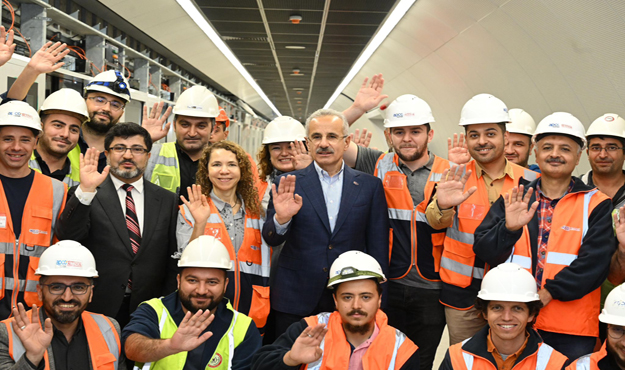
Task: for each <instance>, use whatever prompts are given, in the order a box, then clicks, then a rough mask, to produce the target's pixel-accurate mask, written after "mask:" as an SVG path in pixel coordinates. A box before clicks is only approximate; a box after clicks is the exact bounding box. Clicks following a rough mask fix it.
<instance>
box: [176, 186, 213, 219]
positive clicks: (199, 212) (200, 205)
mask: <svg viewBox="0 0 625 370" xmlns="http://www.w3.org/2000/svg"><path fill="white" fill-rule="evenodd" d="M187 194H188V195H189V200H188V201H187V199H186V198H185V197H184V196H182V195H181V196H180V199H181V200H182V203H184V205H185V206H187V208H189V212H191V216H193V219H194V220H195V223H196V224H201V225H206V222H207V221H208V217H210V215H211V207H210V205H209V204H208V200H207V199H206V195H204V194H202V187H201V186H200V185H196V184H193V185H191V186H188V187H187Z"/></svg>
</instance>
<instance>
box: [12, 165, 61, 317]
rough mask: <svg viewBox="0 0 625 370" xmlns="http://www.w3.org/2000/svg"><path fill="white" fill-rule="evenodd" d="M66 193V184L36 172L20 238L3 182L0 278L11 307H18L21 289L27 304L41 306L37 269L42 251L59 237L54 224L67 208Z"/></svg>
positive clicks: (27, 201)
mask: <svg viewBox="0 0 625 370" xmlns="http://www.w3.org/2000/svg"><path fill="white" fill-rule="evenodd" d="M66 197H67V188H66V185H65V184H63V183H62V182H60V181H58V180H55V179H52V178H50V177H48V176H45V175H42V174H40V173H39V172H35V176H34V179H33V184H32V187H31V189H30V192H29V193H28V198H27V199H26V204H25V205H24V213H23V215H22V220H21V222H22V233H21V235H20V237H19V240H17V238H16V237H15V233H14V232H13V222H14V220H12V219H11V211H10V209H9V204H8V202H7V199H6V194H5V192H4V187H3V186H2V183H1V182H0V217H1V218H2V219H1V220H0V264H1V265H2V266H1V267H0V274H1V276H0V278H1V279H2V282H3V286H2V289H0V300H1V299H10V300H11V306H12V307H17V303H18V294H19V293H20V291H21V292H23V293H24V301H25V305H26V306H28V307H31V306H32V305H33V304H37V306H41V302H40V301H39V297H38V296H37V284H38V283H39V276H36V275H35V270H37V267H38V266H39V257H40V256H41V254H42V253H43V251H44V250H45V249H46V248H47V247H49V246H50V245H51V244H53V243H54V242H56V241H57V240H56V238H55V237H54V225H55V224H56V221H57V219H58V217H59V215H60V214H61V212H62V211H63V208H65V199H66ZM20 265H22V266H24V265H27V266H28V268H27V269H24V267H22V268H20ZM20 270H21V271H20ZM25 270H26V272H25V273H24V271H25ZM8 294H10V296H9V295H8ZM22 303H24V302H22Z"/></svg>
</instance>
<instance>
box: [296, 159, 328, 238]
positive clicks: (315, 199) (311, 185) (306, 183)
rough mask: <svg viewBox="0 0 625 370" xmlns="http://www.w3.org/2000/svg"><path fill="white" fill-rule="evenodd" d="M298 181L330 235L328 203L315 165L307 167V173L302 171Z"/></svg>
mask: <svg viewBox="0 0 625 370" xmlns="http://www.w3.org/2000/svg"><path fill="white" fill-rule="evenodd" d="M298 181H300V183H301V187H302V190H304V192H305V193H306V196H307V198H308V199H309V200H310V203H311V205H312V206H313V208H314V209H315V211H316V212H317V215H318V216H319V218H320V219H321V221H322V222H323V225H324V226H325V227H326V230H328V233H329V232H330V220H329V219H328V209H327V207H326V201H325V198H324V197H323V189H321V182H320V181H319V176H318V174H317V171H316V170H315V164H314V163H311V164H310V166H308V167H306V170H305V171H302V174H301V177H300V180H298Z"/></svg>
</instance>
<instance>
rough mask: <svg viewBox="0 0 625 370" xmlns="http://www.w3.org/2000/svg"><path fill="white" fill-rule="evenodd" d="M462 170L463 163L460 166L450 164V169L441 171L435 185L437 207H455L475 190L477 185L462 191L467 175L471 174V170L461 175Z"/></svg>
mask: <svg viewBox="0 0 625 370" xmlns="http://www.w3.org/2000/svg"><path fill="white" fill-rule="evenodd" d="M463 170H464V165H463V164H462V165H460V166H452V167H451V169H447V170H445V171H444V172H443V175H442V177H441V181H440V182H439V183H438V185H437V186H436V198H437V200H436V202H437V203H438V208H440V209H448V208H451V207H455V206H457V205H459V204H460V203H462V202H464V201H465V200H467V199H468V198H469V197H470V196H471V195H472V194H473V193H475V191H476V190H477V186H473V187H471V188H470V189H469V190H467V191H466V192H464V193H463V190H464V185H465V184H466V183H467V180H468V179H469V176H471V171H467V173H465V174H464V176H462V172H463ZM448 175H449V176H448Z"/></svg>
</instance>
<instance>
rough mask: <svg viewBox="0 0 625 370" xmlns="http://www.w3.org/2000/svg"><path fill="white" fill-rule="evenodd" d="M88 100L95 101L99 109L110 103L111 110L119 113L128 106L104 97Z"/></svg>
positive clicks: (91, 97) (94, 97) (93, 97)
mask: <svg viewBox="0 0 625 370" xmlns="http://www.w3.org/2000/svg"><path fill="white" fill-rule="evenodd" d="M88 99H90V100H91V101H93V102H94V103H95V105H97V106H99V107H102V106H105V105H106V103H110V104H111V110H112V111H114V112H119V111H120V110H122V109H124V107H125V106H126V104H123V103H120V102H118V101H117V100H108V99H107V98H104V97H102V96H90V97H89V98H88Z"/></svg>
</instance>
